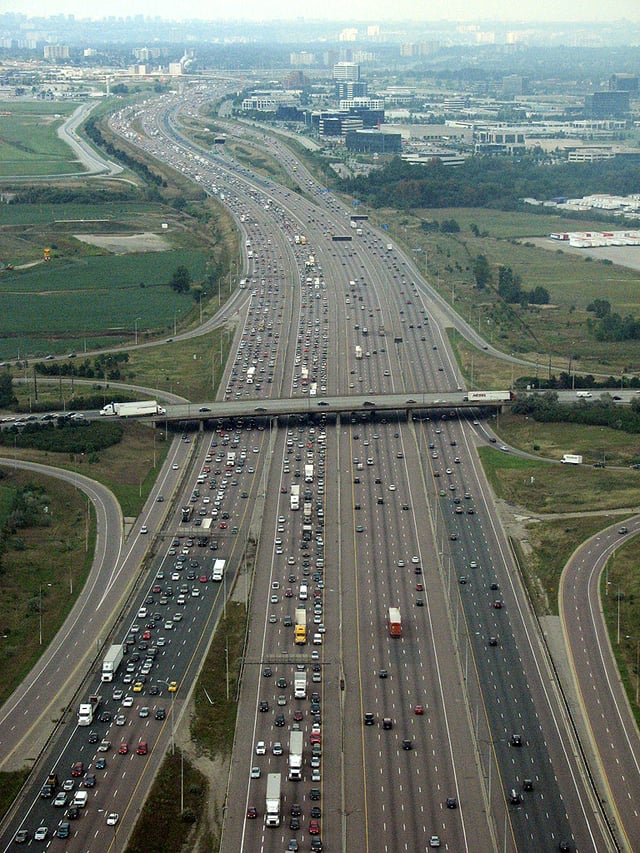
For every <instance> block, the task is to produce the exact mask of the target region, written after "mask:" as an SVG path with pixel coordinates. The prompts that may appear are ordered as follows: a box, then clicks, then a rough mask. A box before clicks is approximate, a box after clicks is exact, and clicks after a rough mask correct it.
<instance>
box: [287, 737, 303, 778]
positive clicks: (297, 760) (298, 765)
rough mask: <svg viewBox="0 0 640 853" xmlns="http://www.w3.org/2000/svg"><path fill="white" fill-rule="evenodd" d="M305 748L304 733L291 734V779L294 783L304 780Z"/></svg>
mask: <svg viewBox="0 0 640 853" xmlns="http://www.w3.org/2000/svg"><path fill="white" fill-rule="evenodd" d="M303 748H304V734H303V733H302V732H291V734H290V735H289V779H290V780H291V781H292V782H293V781H297V780H298V779H302V751H303Z"/></svg>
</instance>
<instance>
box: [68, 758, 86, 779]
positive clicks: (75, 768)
mask: <svg viewBox="0 0 640 853" xmlns="http://www.w3.org/2000/svg"><path fill="white" fill-rule="evenodd" d="M83 774H84V763H83V762H82V761H76V762H74V764H72V765H71V775H72V776H74V777H78V776H82V775H83Z"/></svg>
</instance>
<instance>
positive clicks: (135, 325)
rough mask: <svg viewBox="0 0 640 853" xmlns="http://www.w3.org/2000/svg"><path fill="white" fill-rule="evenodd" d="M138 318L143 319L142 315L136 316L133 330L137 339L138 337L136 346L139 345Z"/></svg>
mask: <svg viewBox="0 0 640 853" xmlns="http://www.w3.org/2000/svg"><path fill="white" fill-rule="evenodd" d="M138 320H142V317H136V319H135V321H134V323H133V332H134V335H135V339H136V346H138Z"/></svg>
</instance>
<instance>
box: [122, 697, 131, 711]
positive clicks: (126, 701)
mask: <svg viewBox="0 0 640 853" xmlns="http://www.w3.org/2000/svg"><path fill="white" fill-rule="evenodd" d="M132 705H133V696H125V697H124V699H123V700H122V707H123V708H130V707H131V706H132Z"/></svg>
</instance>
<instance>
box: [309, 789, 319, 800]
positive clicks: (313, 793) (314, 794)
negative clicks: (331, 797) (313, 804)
mask: <svg viewBox="0 0 640 853" xmlns="http://www.w3.org/2000/svg"><path fill="white" fill-rule="evenodd" d="M309 799H310V800H319V799H320V788H311V790H310V791H309Z"/></svg>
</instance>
